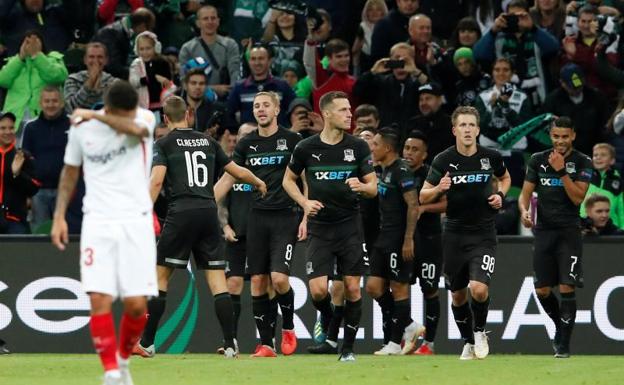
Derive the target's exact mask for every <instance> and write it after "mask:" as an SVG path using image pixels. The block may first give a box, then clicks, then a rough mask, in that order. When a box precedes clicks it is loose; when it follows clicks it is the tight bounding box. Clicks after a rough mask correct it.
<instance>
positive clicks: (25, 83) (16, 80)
mask: <svg viewBox="0 0 624 385" xmlns="http://www.w3.org/2000/svg"><path fill="white" fill-rule="evenodd" d="M65 79H67V68H65V63H64V62H63V54H61V53H59V52H56V51H52V52H50V53H49V54H47V55H45V54H43V53H39V54H37V56H35V58H34V59H33V58H31V57H27V58H26V59H25V60H22V59H20V57H19V55H15V56H13V57H10V58H9V59H8V61H7V63H6V64H5V65H4V67H2V69H0V87H4V88H6V89H7V90H8V92H7V96H6V100H5V102H4V109H3V112H7V111H10V112H12V113H14V114H15V116H16V117H17V121H16V122H15V128H16V130H19V127H20V122H21V121H22V118H23V117H24V112H25V111H26V109H28V110H29V111H30V116H31V117H32V118H35V117H37V116H39V113H40V112H41V107H40V106H39V96H40V94H41V90H42V89H43V87H45V86H46V85H49V84H51V85H58V86H59V87H60V86H62V85H63V82H65Z"/></svg>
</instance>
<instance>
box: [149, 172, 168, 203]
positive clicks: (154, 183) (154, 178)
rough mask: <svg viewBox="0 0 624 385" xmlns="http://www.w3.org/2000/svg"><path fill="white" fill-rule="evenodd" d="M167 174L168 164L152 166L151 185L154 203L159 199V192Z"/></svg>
mask: <svg viewBox="0 0 624 385" xmlns="http://www.w3.org/2000/svg"><path fill="white" fill-rule="evenodd" d="M165 175H167V166H163V165H157V166H154V167H152V175H151V176H150V187H149V191H150V198H152V203H154V202H156V199H158V194H160V190H161V189H162V186H163V183H164V182H165Z"/></svg>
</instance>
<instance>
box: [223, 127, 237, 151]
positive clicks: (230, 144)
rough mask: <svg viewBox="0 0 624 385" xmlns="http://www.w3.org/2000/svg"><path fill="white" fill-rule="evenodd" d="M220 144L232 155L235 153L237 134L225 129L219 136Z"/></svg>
mask: <svg viewBox="0 0 624 385" xmlns="http://www.w3.org/2000/svg"><path fill="white" fill-rule="evenodd" d="M219 145H220V146H221V149H222V150H223V152H225V155H227V156H228V157H230V158H231V157H232V154H234V147H236V134H232V133H231V132H230V131H229V130H225V131H223V134H222V135H221V137H220V138H219Z"/></svg>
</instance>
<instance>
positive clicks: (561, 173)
mask: <svg viewBox="0 0 624 385" xmlns="http://www.w3.org/2000/svg"><path fill="white" fill-rule="evenodd" d="M555 172H556V173H557V176H558V177H559V178H563V177H564V176H566V175H567V174H568V173H567V171H566V169H565V167H563V168H562V169H561V170H559V171H555Z"/></svg>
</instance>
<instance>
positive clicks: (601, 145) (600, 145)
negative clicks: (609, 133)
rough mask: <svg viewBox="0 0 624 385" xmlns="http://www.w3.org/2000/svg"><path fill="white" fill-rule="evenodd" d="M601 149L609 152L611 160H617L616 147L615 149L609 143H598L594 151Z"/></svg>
mask: <svg viewBox="0 0 624 385" xmlns="http://www.w3.org/2000/svg"><path fill="white" fill-rule="evenodd" d="M600 149H603V150H607V152H608V153H609V156H610V157H611V159H615V147H613V145H611V144H609V143H596V144H594V147H593V148H592V151H596V150H600Z"/></svg>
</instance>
